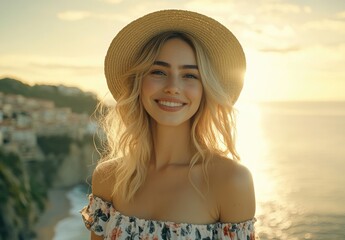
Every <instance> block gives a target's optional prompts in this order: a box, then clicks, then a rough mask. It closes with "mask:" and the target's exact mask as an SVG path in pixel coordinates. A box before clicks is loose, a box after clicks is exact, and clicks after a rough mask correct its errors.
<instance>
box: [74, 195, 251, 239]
mask: <svg viewBox="0 0 345 240" xmlns="http://www.w3.org/2000/svg"><path fill="white" fill-rule="evenodd" d="M89 201H90V202H89V205H87V206H86V207H84V208H83V209H82V210H81V211H80V212H81V214H82V217H83V221H84V223H85V226H86V227H87V228H88V229H89V230H92V231H94V233H95V234H96V235H98V236H103V237H104V239H107V240H115V239H120V240H122V239H123V240H125V239H126V240H127V239H147V240H148V239H154V240H161V239H162V240H165V239H171V240H172V239H188V240H194V239H200V240H216V239H229V240H254V239H255V231H254V223H255V221H256V220H255V218H254V219H252V220H248V221H245V222H241V223H221V222H217V223H212V224H188V223H173V222H164V221H154V220H145V219H139V218H136V217H128V216H125V215H123V214H121V213H120V212H118V211H116V210H115V208H114V207H113V206H112V204H111V203H110V202H106V201H104V200H102V199H101V198H99V197H97V196H93V195H92V194H90V195H89Z"/></svg>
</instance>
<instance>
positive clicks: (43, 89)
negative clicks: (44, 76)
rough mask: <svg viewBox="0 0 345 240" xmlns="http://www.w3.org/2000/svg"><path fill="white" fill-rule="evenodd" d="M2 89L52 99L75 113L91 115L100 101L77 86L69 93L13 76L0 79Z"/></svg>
mask: <svg viewBox="0 0 345 240" xmlns="http://www.w3.org/2000/svg"><path fill="white" fill-rule="evenodd" d="M65 88H67V87H65ZM0 89H1V90H0V91H1V92H3V93H8V94H18V95H22V96H24V97H28V98H38V99H45V100H50V101H53V102H54V103H55V106H56V107H69V108H71V109H72V111H73V112H75V113H87V114H89V115H90V114H92V113H93V112H94V110H95V108H96V105H97V101H98V100H97V97H96V96H95V95H92V94H88V93H85V92H82V91H81V90H78V89H77V88H74V90H76V92H75V93H73V94H67V93H65V92H64V91H60V90H59V86H49V85H34V86H32V87H31V86H29V85H27V84H24V83H22V82H20V81H18V80H15V79H11V78H3V79H0ZM69 89H72V88H69Z"/></svg>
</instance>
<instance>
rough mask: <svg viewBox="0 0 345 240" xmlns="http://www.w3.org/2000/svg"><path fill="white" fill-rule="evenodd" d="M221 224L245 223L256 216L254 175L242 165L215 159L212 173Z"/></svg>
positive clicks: (227, 160) (226, 159) (228, 160)
mask: <svg viewBox="0 0 345 240" xmlns="http://www.w3.org/2000/svg"><path fill="white" fill-rule="evenodd" d="M210 178H211V181H212V187H213V188H214V191H215V194H216V198H217V202H218V211H219V220H220V221H221V222H232V223H236V222H243V221H246V220H249V219H252V218H253V217H254V215H255V192H254V184H253V178H252V174H251V172H250V171H249V169H248V168H247V167H245V166H244V165H242V164H241V163H239V162H237V161H234V160H231V159H228V158H224V157H215V158H214V159H213V164H212V167H211V171H210Z"/></svg>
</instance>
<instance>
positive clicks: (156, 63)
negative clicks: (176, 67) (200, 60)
mask: <svg viewBox="0 0 345 240" xmlns="http://www.w3.org/2000/svg"><path fill="white" fill-rule="evenodd" d="M153 65H158V66H163V67H171V65H170V64H169V63H167V62H163V61H154V62H153ZM180 68H182V69H199V68H198V66H197V65H188V64H187V65H182V66H181V67H180Z"/></svg>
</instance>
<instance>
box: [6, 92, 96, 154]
mask: <svg viewBox="0 0 345 240" xmlns="http://www.w3.org/2000/svg"><path fill="white" fill-rule="evenodd" d="M95 129H96V123H95V122H93V121H91V120H90V117H89V115H88V114H86V113H83V114H78V113H74V112H72V110H71V109H70V108H68V107H56V106H55V104H54V102H52V101H47V100H42V99H35V98H27V97H24V96H22V95H15V94H5V93H2V92H0V148H2V149H3V150H5V151H9V152H14V153H16V154H17V155H18V156H20V157H21V158H22V159H23V160H31V159H37V160H43V157H44V156H43V154H42V153H41V151H40V149H39V148H38V145H37V137H38V136H53V135H66V136H69V137H71V138H73V139H82V138H83V137H84V136H85V135H90V134H93V133H94V131H95Z"/></svg>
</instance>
